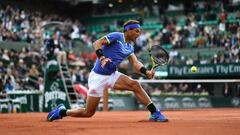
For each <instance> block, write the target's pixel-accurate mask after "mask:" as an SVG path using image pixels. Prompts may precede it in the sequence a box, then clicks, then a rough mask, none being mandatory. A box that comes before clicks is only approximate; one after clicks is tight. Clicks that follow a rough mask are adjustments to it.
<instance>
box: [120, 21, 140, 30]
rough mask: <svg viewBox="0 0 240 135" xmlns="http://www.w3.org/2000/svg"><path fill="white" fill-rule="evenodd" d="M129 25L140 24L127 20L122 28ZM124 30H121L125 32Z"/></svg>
mask: <svg viewBox="0 0 240 135" xmlns="http://www.w3.org/2000/svg"><path fill="white" fill-rule="evenodd" d="M129 24H140V22H139V21H137V20H128V21H126V22H125V23H124V24H123V28H125V26H127V25H129ZM125 31H126V30H123V32H125Z"/></svg>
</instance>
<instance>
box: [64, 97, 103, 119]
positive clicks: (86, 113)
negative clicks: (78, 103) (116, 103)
mask: <svg viewBox="0 0 240 135" xmlns="http://www.w3.org/2000/svg"><path fill="white" fill-rule="evenodd" d="M99 101H100V97H93V96H88V97H87V102H86V108H79V109H71V110H67V116H71V117H92V116H93V115H94V114H95V112H96V111H97V108H98V104H99Z"/></svg>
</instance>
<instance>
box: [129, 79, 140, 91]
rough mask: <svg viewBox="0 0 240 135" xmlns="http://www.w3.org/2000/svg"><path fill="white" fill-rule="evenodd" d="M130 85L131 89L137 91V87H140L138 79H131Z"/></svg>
mask: <svg viewBox="0 0 240 135" xmlns="http://www.w3.org/2000/svg"><path fill="white" fill-rule="evenodd" d="M131 87H132V89H133V91H137V90H139V88H141V84H140V83H139V82H138V81H135V80H134V81H132V83H131Z"/></svg>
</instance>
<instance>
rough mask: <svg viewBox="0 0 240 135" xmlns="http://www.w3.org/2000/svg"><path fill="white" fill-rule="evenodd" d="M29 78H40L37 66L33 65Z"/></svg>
mask: <svg viewBox="0 0 240 135" xmlns="http://www.w3.org/2000/svg"><path fill="white" fill-rule="evenodd" d="M29 76H32V77H34V78H38V77H39V71H38V69H37V67H36V65H35V64H33V65H32V67H31V69H30V71H29Z"/></svg>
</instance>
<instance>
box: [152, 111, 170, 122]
mask: <svg viewBox="0 0 240 135" xmlns="http://www.w3.org/2000/svg"><path fill="white" fill-rule="evenodd" d="M149 120H150V121H155V122H168V119H167V117H165V116H164V115H163V114H162V113H161V112H160V110H157V111H156V112H155V113H153V114H150V118H149Z"/></svg>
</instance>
